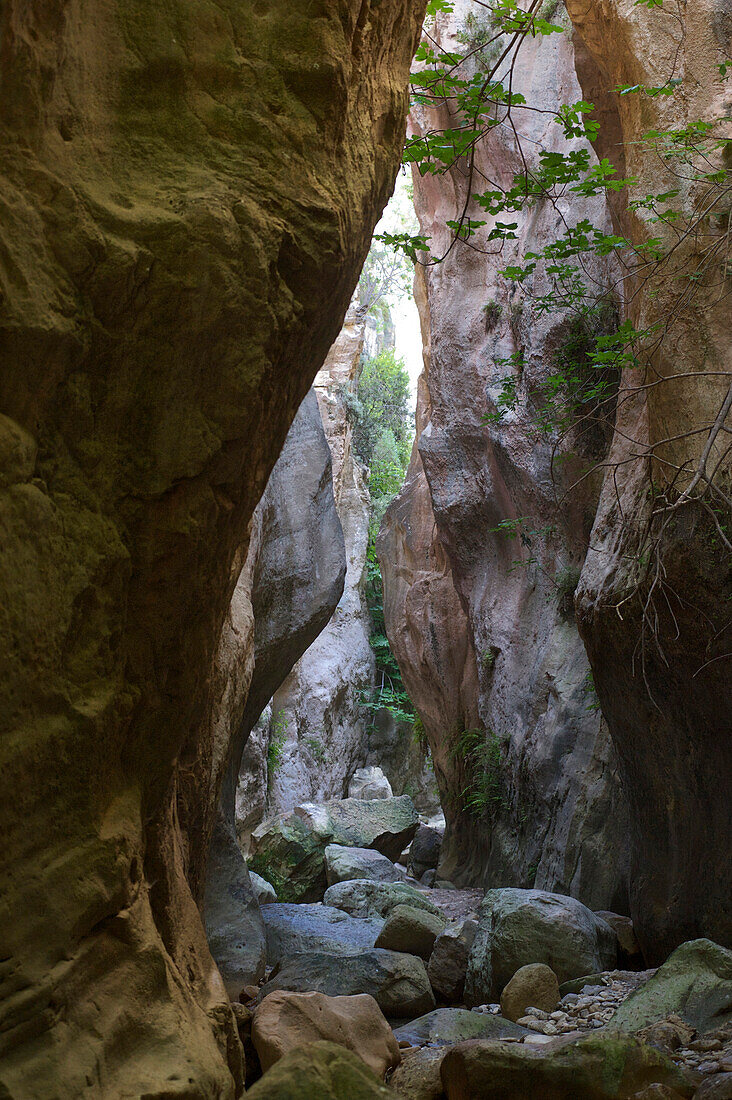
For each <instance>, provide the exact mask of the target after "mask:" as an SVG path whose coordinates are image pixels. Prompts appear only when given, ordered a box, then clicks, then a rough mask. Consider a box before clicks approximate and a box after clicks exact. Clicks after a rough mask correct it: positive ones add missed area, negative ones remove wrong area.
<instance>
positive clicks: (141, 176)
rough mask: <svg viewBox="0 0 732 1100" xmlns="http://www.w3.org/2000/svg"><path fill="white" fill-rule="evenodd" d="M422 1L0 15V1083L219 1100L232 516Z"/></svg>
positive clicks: (386, 115)
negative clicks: (219, 764) (215, 832)
mask: <svg viewBox="0 0 732 1100" xmlns="http://www.w3.org/2000/svg"><path fill="white" fill-rule="evenodd" d="M423 11H424V3H423V2H420V0H390V2H388V3H376V2H373V3H372V2H370V0H364V2H362V0H338V2H335V0H322V2H320V3H318V4H316V5H306V6H304V7H303V6H298V5H292V4H291V3H289V0H275V2H273V3H270V4H266V5H252V4H238V3H230V2H228V0H225V2H224V3H223V4H207V3H205V2H204V3H197V4H192V3H190V0H171V2H169V3H167V4H165V5H162V6H161V5H149V4H147V5H146V4H139V3H136V2H134V0H111V2H109V3H107V4H104V5H101V6H100V5H99V4H96V3H91V2H90V0H68V2H67V0H48V2H47V3H44V4H41V5H39V4H32V5H29V4H27V3H25V2H20V0H7V2H6V3H4V4H3V5H2V9H1V10H0V43H1V46H0V145H1V146H2V149H1V153H0V166H1V167H0V175H1V179H0V243H1V248H0V413H1V414H2V415H1V416H0V530H1V531H2V546H3V554H2V560H1V562H0V591H1V592H2V598H1V599H0V608H1V612H0V632H1V635H2V637H1V638H0V722H1V723H2V739H1V746H2V747H1V749H0V752H1V753H2V758H1V760H0V765H1V766H0V832H2V836H3V845H2V854H1V856H0V859H1V860H2V867H1V868H0V877H1V878H2V884H3V885H2V901H1V906H0V922H1V928H0V940H2V944H3V952H2V953H3V967H2V975H1V977H0V983H1V984H0V1001H1V1003H2V1007H1V1008H0V1017H1V1021H0V1036H2V1038H0V1082H2V1088H3V1089H4V1090H5V1091H6V1092H8V1093H9V1094H11V1095H13V1096H14V1097H16V1098H18V1100H21V1098H25V1097H38V1096H54V1097H58V1098H59V1100H64V1098H67V1097H68V1098H71V1097H73V1098H78V1097H82V1096H90V1097H91V1096H123V1095H133V1096H142V1095H144V1096H147V1097H150V1098H152V1097H156V1096H165V1097H166V1098H170V1097H173V1096H177V1095H183V1094H185V1095H187V1096H191V1095H193V1094H195V1095H196V1096H200V1097H211V1098H213V1097H217V1098H224V1097H231V1096H233V1095H234V1094H235V1092H236V1091H237V1090H238V1089H239V1088H240V1086H241V1059H240V1052H239V1046H238V1040H237V1039H236V1036H235V1032H234V1027H233V1018H232V1016H231V1013H230V1010H229V1008H228V1005H227V1003H226V1002H227V998H226V994H225V990H224V988H223V985H222V983H221V979H220V976H219V975H218V972H217V971H216V968H215V967H214V965H213V962H212V959H211V956H210V953H209V951H208V948H207V945H206V942H205V936H204V932H203V926H202V923H201V919H200V915H199V912H198V909H197V906H196V901H195V898H196V897H199V898H200V897H201V895H202V891H203V882H204V877H205V854H206V852H207V849H208V843H209V838H210V835H211V832H212V829H213V823H214V820H215V813H216V806H217V802H218V791H217V790H216V789H215V783H214V784H212V783H211V775H212V771H213V769H214V766H215V757H216V753H217V751H219V749H217V748H216V747H215V745H214V738H213V730H214V723H213V720H212V710H213V707H214V704H215V698H214V692H213V682H214V678H215V677H214V664H215V658H216V651H217V645H218V639H219V637H220V634H221V629H222V624H223V622H224V618H225V615H226V612H227V609H228V607H229V605H230V602H231V597H232V592H233V589H234V586H235V584H236V580H237V576H238V572H239V569H238V566H239V565H240V564H241V562H242V561H243V560H245V558H246V543H247V538H248V525H249V522H250V519H251V516H252V512H253V510H254V508H255V506H256V504H257V501H258V500H259V497H260V495H261V492H262V490H263V488H264V485H265V484H266V481H267V478H268V475H269V472H270V470H271V469H272V466H273V465H274V463H275V461H276V458H277V456H278V454H279V451H280V449H281V446H282V443H283V441H284V438H285V435H286V433H287V430H288V427H289V425H290V423H291V421H292V419H293V417H294V414H295V411H296V409H297V408H298V406H299V404H300V402H301V400H302V398H303V396H304V395H305V393H306V391H307V389H308V387H309V385H310V383H311V382H312V379H313V377H314V375H315V373H316V371H317V370H318V369H319V367H320V366H321V365H322V363H323V360H324V358H325V355H326V353H327V350H328V348H329V346H330V344H331V343H332V341H333V339H334V338H335V336H336V334H337V332H338V330H339V328H340V325H341V321H342V319H343V316H344V314H345V311H346V307H347V304H348V301H349V300H350V297H351V294H352V291H353V288H354V285H355V282H356V279H357V277H358V272H359V270H360V267H361V265H362V263H363V260H364V257H365V255H366V251H367V248H368V242H369V239H370V236H371V233H372V230H373V225H374V224H375V222H376V220H377V218H378V216H379V214H380V212H381V210H382V208H383V205H384V203H385V201H386V199H387V197H388V194H389V192H390V189H391V187H392V185H393V180H394V174H395V171H396V165H397V161H398V158H399V151H400V147H401V144H402V139H403V125H404V116H405V110H406V106H407V97H406V85H407V73H408V66H409V62H410V59H411V56H412V53H413V49H414V46H415V41H416V35H417V32H418V28H419V25H420V22H421V18H422V15H423Z"/></svg>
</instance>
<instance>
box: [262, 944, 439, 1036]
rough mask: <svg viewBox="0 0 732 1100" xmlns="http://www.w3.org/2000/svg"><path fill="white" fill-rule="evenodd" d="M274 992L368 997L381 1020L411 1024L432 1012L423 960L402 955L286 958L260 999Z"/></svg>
mask: <svg viewBox="0 0 732 1100" xmlns="http://www.w3.org/2000/svg"><path fill="white" fill-rule="evenodd" d="M276 989H289V990H293V991H295V992H303V993H305V992H308V991H310V990H315V991H317V992H319V993H325V994H327V995H328V996H329V997H348V996H352V995H354V994H356V993H369V994H370V995H371V996H372V997H373V998H374V999H375V1000H376V1003H377V1004H378V1006H379V1008H380V1009H381V1011H382V1012H383V1013H384V1015H385V1016H388V1017H389V1018H392V1017H394V1018H395V1019H407V1020H411V1019H414V1017H415V1016H421V1015H422V1014H423V1013H425V1012H430V1011H431V1010H432V1009H433V1008H434V1007H435V998H434V996H433V994H432V990H431V989H430V983H429V981H428V979H427V971H426V970H425V968H424V963H423V962H422V960H421V959H417V958H415V956H414V955H405V954H402V953H401V952H400V951H382V950H381V949H379V950H376V949H375V950H373V951H362V952H360V953H359V954H353V955H335V954H332V953H331V952H330V951H301V952H299V953H298V954H296V955H287V956H285V957H284V958H283V959H282V960H281V961H280V963H279V965H278V966H277V967H276V969H275V971H274V972H273V974H272V977H271V978H270V980H269V981H268V982H267V983H266V985H264V986H262V995H263V996H265V997H266V996H267V994H269V993H271V992H273V991H274V990H276Z"/></svg>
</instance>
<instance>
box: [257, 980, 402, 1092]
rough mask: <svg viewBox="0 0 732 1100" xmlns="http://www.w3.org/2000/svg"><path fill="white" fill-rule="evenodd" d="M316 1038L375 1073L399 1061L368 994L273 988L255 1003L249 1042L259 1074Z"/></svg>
mask: <svg viewBox="0 0 732 1100" xmlns="http://www.w3.org/2000/svg"><path fill="white" fill-rule="evenodd" d="M318 1040H327V1041H328V1042H331V1043H338V1045H339V1046H342V1047H345V1048H346V1049H347V1050H351V1051H353V1053H354V1054H357V1055H358V1057H359V1058H360V1059H361V1060H362V1061H363V1062H365V1063H366V1065H367V1066H368V1067H369V1069H370V1070H372V1071H373V1072H374V1073H375V1074H376V1075H377V1077H381V1078H383V1076H384V1074H385V1073H386V1071H387V1070H388V1069H393V1068H394V1067H395V1066H398V1065H399V1063H400V1061H401V1055H400V1054H399V1047H398V1045H397V1041H396V1039H395V1038H394V1033H393V1032H392V1030H391V1028H390V1027H389V1025H388V1024H387V1022H386V1020H385V1018H384V1015H383V1013H382V1011H381V1009H380V1008H379V1006H378V1005H377V1003H376V1001H375V1000H374V998H373V997H370V996H368V994H365V993H361V994H357V995H356V996H353V997H326V996H325V995H324V994H323V993H312V992H311V993H291V992H288V991H285V990H277V991H276V992H274V993H270V994H269V995H268V996H267V997H265V998H264V1000H263V1001H262V1002H261V1004H259V1005H258V1007H257V1009H256V1011H255V1013H254V1019H253V1021H252V1042H253V1044H254V1047H255V1049H256V1051H257V1054H258V1055H259V1061H260V1064H261V1066H262V1070H263V1071H264V1072H265V1073H266V1072H267V1070H268V1069H269V1068H270V1066H273V1065H274V1064H275V1062H279V1060H280V1058H283V1057H284V1056H285V1055H286V1054H289V1052H290V1051H291V1050H295V1049H296V1048H297V1047H302V1046H305V1045H306V1044H307V1043H313V1042H317V1041H318Z"/></svg>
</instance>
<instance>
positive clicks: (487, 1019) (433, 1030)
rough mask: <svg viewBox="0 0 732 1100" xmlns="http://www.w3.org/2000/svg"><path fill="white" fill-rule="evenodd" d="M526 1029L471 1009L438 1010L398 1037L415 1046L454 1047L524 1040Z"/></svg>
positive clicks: (398, 1032)
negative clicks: (476, 1042)
mask: <svg viewBox="0 0 732 1100" xmlns="http://www.w3.org/2000/svg"><path fill="white" fill-rule="evenodd" d="M528 1034H529V1032H528V1031H527V1029H526V1028H525V1027H519V1026H518V1024H513V1023H511V1021H510V1020H504V1019H503V1017H501V1016H494V1015H493V1014H492V1013H489V1012H471V1011H470V1010H469V1009H467V1008H436V1009H435V1010H434V1012H428V1013H427V1015H426V1016H420V1018H419V1019H418V1020H412V1021H411V1023H408V1024H403V1025H402V1026H401V1027H398V1028H397V1029H396V1030H395V1032H394V1035H395V1037H396V1039H397V1040H398V1041H399V1042H402V1041H404V1042H408V1043H409V1044H410V1045H411V1046H415V1047H420V1046H453V1045H454V1044H455V1043H462V1042H465V1040H467V1039H522V1038H524V1036H526V1035H528Z"/></svg>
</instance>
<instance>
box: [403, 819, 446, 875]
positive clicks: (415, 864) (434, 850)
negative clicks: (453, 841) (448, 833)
mask: <svg viewBox="0 0 732 1100" xmlns="http://www.w3.org/2000/svg"><path fill="white" fill-rule="evenodd" d="M444 836H445V830H444V829H435V828H434V827H433V826H432V825H420V826H419V828H418V829H417V832H416V833H415V834H414V840H413V841H412V843H411V844H410V846H409V858H408V862H407V866H408V867H409V871H410V873H411V874H413V875H414V877H415V878H420V879H421V878H422V875H423V874H424V873H425V871H436V870H437V864H438V862H439V859H440V849H441V848H442V841H443V838H444Z"/></svg>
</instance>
